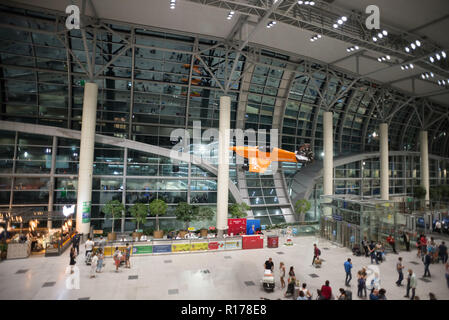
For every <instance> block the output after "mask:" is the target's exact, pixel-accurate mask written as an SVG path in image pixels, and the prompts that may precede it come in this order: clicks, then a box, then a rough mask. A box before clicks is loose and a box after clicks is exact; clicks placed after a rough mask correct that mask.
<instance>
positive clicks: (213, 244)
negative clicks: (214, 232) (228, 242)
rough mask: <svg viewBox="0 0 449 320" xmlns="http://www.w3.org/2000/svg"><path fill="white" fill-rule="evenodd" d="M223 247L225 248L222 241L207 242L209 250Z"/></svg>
mask: <svg viewBox="0 0 449 320" xmlns="http://www.w3.org/2000/svg"><path fill="white" fill-rule="evenodd" d="M224 249H225V242H224V241H214V242H209V250H224Z"/></svg>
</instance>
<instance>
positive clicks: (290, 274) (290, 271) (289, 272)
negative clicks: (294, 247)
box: [288, 266, 296, 277]
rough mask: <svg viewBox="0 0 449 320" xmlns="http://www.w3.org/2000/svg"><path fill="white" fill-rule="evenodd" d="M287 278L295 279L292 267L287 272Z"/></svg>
mask: <svg viewBox="0 0 449 320" xmlns="http://www.w3.org/2000/svg"><path fill="white" fill-rule="evenodd" d="M288 276H289V277H296V275H295V270H294V268H293V266H291V267H290V270H289V271H288Z"/></svg>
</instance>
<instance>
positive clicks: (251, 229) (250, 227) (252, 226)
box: [246, 219, 260, 234]
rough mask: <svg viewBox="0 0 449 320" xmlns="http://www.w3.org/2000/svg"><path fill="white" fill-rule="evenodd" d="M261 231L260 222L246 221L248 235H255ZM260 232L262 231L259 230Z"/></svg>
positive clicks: (254, 220) (255, 220) (256, 220)
mask: <svg viewBox="0 0 449 320" xmlns="http://www.w3.org/2000/svg"><path fill="white" fill-rule="evenodd" d="M259 229H260V220H258V219H253V220H249V219H248V220H246V234H255V233H256V231H257V230H259ZM259 231H260V230H259Z"/></svg>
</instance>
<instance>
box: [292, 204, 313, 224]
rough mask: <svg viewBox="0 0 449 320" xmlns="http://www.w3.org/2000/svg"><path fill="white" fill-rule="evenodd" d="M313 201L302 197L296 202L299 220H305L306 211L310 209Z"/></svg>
mask: <svg viewBox="0 0 449 320" xmlns="http://www.w3.org/2000/svg"><path fill="white" fill-rule="evenodd" d="M311 206H312V205H311V203H310V202H309V201H307V200H306V199H300V200H298V201H296V203H295V213H296V214H298V215H299V221H304V218H305V215H306V212H307V211H309V210H310V207H311Z"/></svg>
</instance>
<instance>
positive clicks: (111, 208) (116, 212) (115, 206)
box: [101, 200, 125, 240]
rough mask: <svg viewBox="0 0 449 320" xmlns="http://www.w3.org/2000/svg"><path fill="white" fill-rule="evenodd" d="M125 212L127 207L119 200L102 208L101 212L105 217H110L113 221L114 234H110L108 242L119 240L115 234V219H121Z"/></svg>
mask: <svg viewBox="0 0 449 320" xmlns="http://www.w3.org/2000/svg"><path fill="white" fill-rule="evenodd" d="M123 211H125V206H124V205H123V203H121V202H120V201H118V200H110V201H108V203H106V204H105V205H104V206H103V207H102V208H101V212H103V213H104V215H105V216H110V217H111V219H112V232H110V233H109V234H108V240H115V239H116V238H117V236H116V234H115V232H114V224H115V219H118V218H121V216H122V212H123Z"/></svg>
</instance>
